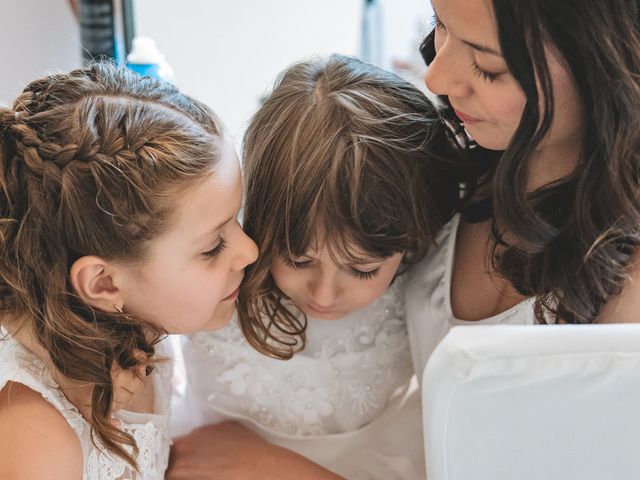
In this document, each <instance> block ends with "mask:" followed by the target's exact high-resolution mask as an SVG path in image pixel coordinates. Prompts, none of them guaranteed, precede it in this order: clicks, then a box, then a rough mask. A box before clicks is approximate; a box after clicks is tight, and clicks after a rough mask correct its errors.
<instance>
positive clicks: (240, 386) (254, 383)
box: [218, 362, 263, 396]
mask: <svg viewBox="0 0 640 480" xmlns="http://www.w3.org/2000/svg"><path fill="white" fill-rule="evenodd" d="M260 377H262V375H261V372H260V369H259V368H257V367H256V366H255V365H253V366H252V365H249V364H248V363H244V362H243V363H239V364H238V365H236V366H235V367H233V368H232V369H231V370H227V371H225V372H224V373H222V375H220V376H219V377H218V381H219V382H220V383H229V384H230V386H229V390H230V391H231V393H233V394H234V395H238V396H241V395H244V394H245V393H247V392H248V393H249V394H251V395H259V394H260V393H261V392H262V388H263V386H262V382H260Z"/></svg>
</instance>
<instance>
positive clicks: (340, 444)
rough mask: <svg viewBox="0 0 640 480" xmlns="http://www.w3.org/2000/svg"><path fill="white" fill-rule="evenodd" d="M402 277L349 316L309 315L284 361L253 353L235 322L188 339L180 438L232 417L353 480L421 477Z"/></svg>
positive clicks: (417, 409)
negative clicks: (302, 335) (298, 346)
mask: <svg viewBox="0 0 640 480" xmlns="http://www.w3.org/2000/svg"><path fill="white" fill-rule="evenodd" d="M403 280H404V279H403V278H402V277H399V278H397V279H396V281H395V282H394V284H393V285H392V286H391V287H390V288H389V289H388V290H387V292H386V293H385V294H384V295H383V296H382V297H381V298H380V299H378V300H377V301H376V302H374V303H373V304H372V305H370V306H369V307H367V308H365V309H363V310H361V311H358V312H356V313H353V314H350V315H348V316H347V317H345V318H342V319H340V320H335V321H329V320H318V319H313V318H309V323H308V329H307V339H308V343H307V346H306V348H305V350H304V351H303V352H300V353H297V354H296V355H294V357H293V358H292V359H290V360H287V361H283V360H276V359H272V358H269V357H267V356H264V355H262V354H260V353H259V352H257V351H255V350H254V349H253V348H252V347H251V346H250V345H249V344H248V342H247V341H246V340H245V339H244V337H243V335H242V332H241V329H240V326H239V324H238V321H237V320H236V319H235V318H234V319H233V320H232V322H231V324H230V325H228V326H227V327H226V328H224V329H223V330H221V331H218V332H212V333H197V334H194V335H191V336H190V337H189V338H188V340H186V342H185V344H184V345H183V352H184V359H185V365H186V372H187V376H188V382H187V383H188V384H187V392H186V396H185V398H184V401H183V402H182V404H181V406H180V407H179V408H180V410H181V412H176V424H175V428H176V430H177V431H178V432H177V433H180V432H184V431H187V430H189V429H191V428H193V427H195V426H197V425H201V424H206V423H215V422H219V421H221V420H224V419H235V420H239V421H241V422H242V423H244V424H245V425H247V426H248V427H249V428H252V429H253V430H255V431H257V432H258V433H259V434H260V435H262V436H264V437H266V438H267V439H268V440H270V441H272V442H273V443H276V444H278V445H282V446H285V447H287V448H289V449H292V450H294V451H297V452H298V453H301V454H302V455H305V456H306V457H308V458H310V459H311V460H314V461H316V462H317V463H320V464H321V465H323V466H324V467H326V468H329V469H330V470H333V471H335V472H336V473H338V474H341V475H343V476H346V477H347V478H349V479H358V478H381V479H382V478H385V479H387V480H390V479H396V478H397V479H400V478H409V479H411V478H422V477H423V476H424V474H423V473H422V471H423V469H424V467H423V465H424V464H423V457H422V452H421V450H422V433H421V428H420V425H419V424H420V422H421V415H420V406H419V401H418V399H417V391H416V390H415V389H410V388H409V386H410V383H411V379H412V375H413V369H412V366H411V357H410V353H409V343H408V339H407V331H406V323H405V314H404V307H403V301H402V299H403V291H404V281H403ZM178 415H180V418H178ZM416 447H417V448H416ZM213 454H215V449H214V446H212V455H213Z"/></svg>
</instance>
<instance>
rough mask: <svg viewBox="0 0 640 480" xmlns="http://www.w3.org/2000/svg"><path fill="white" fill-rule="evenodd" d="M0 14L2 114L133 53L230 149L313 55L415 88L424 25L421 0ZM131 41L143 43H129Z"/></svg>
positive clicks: (24, 3) (69, 2) (144, 3)
mask: <svg viewBox="0 0 640 480" xmlns="http://www.w3.org/2000/svg"><path fill="white" fill-rule="evenodd" d="M0 5H1V6H2V10H1V11H2V16H3V19H4V22H3V23H4V25H3V28H2V29H0V49H1V50H0V51H1V57H0V58H2V61H3V66H2V75H0V104H2V105H10V103H11V101H12V100H13V99H14V98H15V97H16V96H17V95H18V93H19V92H20V91H21V90H22V88H23V87H24V86H25V85H26V84H27V83H28V82H29V81H31V80H34V79H36V78H38V77H40V76H42V75H45V74H48V73H54V72H60V71H66V70H70V69H72V68H76V67H79V66H81V65H82V64H83V62H84V61H86V60H87V59H89V58H92V57H93V58H95V57H97V56H100V55H106V56H110V57H113V58H115V60H116V61H117V62H119V63H125V62H126V61H127V55H128V54H131V53H132V50H134V51H135V50H136V48H134V46H135V47H137V50H138V52H136V53H135V54H134V55H132V56H131V55H130V56H129V60H130V62H131V61H134V62H137V63H145V61H146V60H145V59H147V58H148V57H149V56H150V55H151V57H152V58H154V59H162V56H163V58H164V60H163V61H160V63H161V64H162V65H161V67H162V68H161V69H160V70H161V71H160V73H161V74H162V75H163V76H164V77H165V78H168V79H170V80H171V81H173V82H174V83H175V84H176V85H177V86H178V87H180V88H181V89H182V90H183V91H185V92H186V93H188V94H190V95H192V96H194V97H196V98H198V99H200V100H202V101H204V102H205V103H207V104H208V105H209V106H211V107H212V108H213V109H214V110H215V111H216V113H217V114H218V115H219V116H220V117H221V118H222V120H223V121H224V123H225V124H226V126H227V128H228V130H229V132H230V133H231V134H232V136H233V137H234V138H235V140H236V143H237V144H239V142H240V139H241V136H242V133H243V132H244V129H245V127H246V124H247V122H248V120H249V118H250V117H251V115H252V114H253V112H254V111H255V110H256V109H257V108H258V106H259V105H260V101H261V98H263V97H264V96H265V95H266V94H267V93H268V92H269V90H270V88H271V85H272V83H273V81H274V79H275V77H276V75H277V74H278V72H279V71H281V70H282V69H283V68H285V67H286V66H287V65H289V64H291V63H293V62H295V61H298V60H301V59H305V58H308V57H310V56H313V55H318V54H328V53H334V52H337V53H343V54H347V55H354V56H357V57H359V58H361V59H363V60H365V61H368V62H370V63H374V64H376V65H378V66H380V67H383V68H386V69H388V70H392V71H396V73H399V74H400V75H402V76H404V77H406V78H407V79H409V80H410V81H412V82H414V83H415V84H416V85H418V86H419V87H421V88H424V87H423V86H422V74H423V70H424V66H423V64H422V61H421V60H420V57H419V54H418V44H419V42H420V40H421V38H422V37H423V36H424V35H425V33H426V32H427V31H428V29H429V25H430V23H431V16H432V11H431V6H430V3H429V1H428V0H323V1H321V2H318V1H313V0H269V1H258V0H233V1H231V0H181V1H180V2H178V1H176V0H46V1H43V0H20V1H15V0H0ZM135 36H142V37H149V38H151V39H152V42H149V41H148V40H143V41H142V42H137V43H136V44H134V41H133V39H134V37H135ZM153 43H155V46H156V47H157V51H156V52H153V48H154V45H153ZM141 52H142V53H141ZM138 60H139V61H138ZM156 73H157V72H156Z"/></svg>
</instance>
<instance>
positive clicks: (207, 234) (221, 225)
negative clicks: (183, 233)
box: [196, 215, 236, 242]
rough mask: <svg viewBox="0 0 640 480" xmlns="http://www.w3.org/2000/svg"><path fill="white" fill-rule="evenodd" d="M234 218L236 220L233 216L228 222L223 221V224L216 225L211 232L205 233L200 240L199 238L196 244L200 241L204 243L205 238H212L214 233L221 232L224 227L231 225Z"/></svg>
mask: <svg viewBox="0 0 640 480" xmlns="http://www.w3.org/2000/svg"><path fill="white" fill-rule="evenodd" d="M234 218H236V216H235V215H232V216H231V217H229V218H227V219H226V220H223V221H222V222H220V223H219V224H218V225H216V226H215V227H214V228H212V229H211V230H209V231H208V232H207V233H205V234H204V235H202V236H201V237H200V238H198V239H197V240H196V242H199V241H201V240H202V241H204V239H205V238H209V237H210V236H212V235H213V234H214V233H216V232H217V231H218V230H220V229H221V228H222V227H223V226H224V225H226V224H227V223H229V222H230V221H231V220H233V219H234Z"/></svg>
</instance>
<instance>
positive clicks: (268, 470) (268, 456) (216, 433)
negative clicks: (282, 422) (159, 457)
mask: <svg viewBox="0 0 640 480" xmlns="http://www.w3.org/2000/svg"><path fill="white" fill-rule="evenodd" d="M301 478H304V479H307V480H312V479H327V480H329V479H331V480H333V479H338V478H340V477H338V476H336V475H335V474H333V473H331V472H329V471H328V470H325V469H324V468H322V467H320V466H318V465H316V464H315V463H313V462H311V461H310V460H308V459H306V458H304V457H302V456H300V455H297V454H295V453H293V452H291V451H289V450H286V449H284V448H280V447H278V446H276V445H273V444H271V443H269V442H267V441H266V440H264V439H263V438H261V437H260V436H259V435H257V434H255V433H253V432H252V431H251V430H249V429H247V428H245V427H243V426H242V425H240V424H238V423H236V422H223V423H219V424H216V425H207V426H204V427H200V428H197V429H195V430H193V431H192V432H191V433H189V434H188V435H185V436H184V437H180V438H178V439H176V440H174V443H173V446H172V447H171V457H170V460H169V470H168V471H167V474H166V476H165V479H166V480H185V479H189V480H206V479H215V480H251V479H260V480H271V479H277V480H286V479H296V480H299V479H301Z"/></svg>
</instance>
